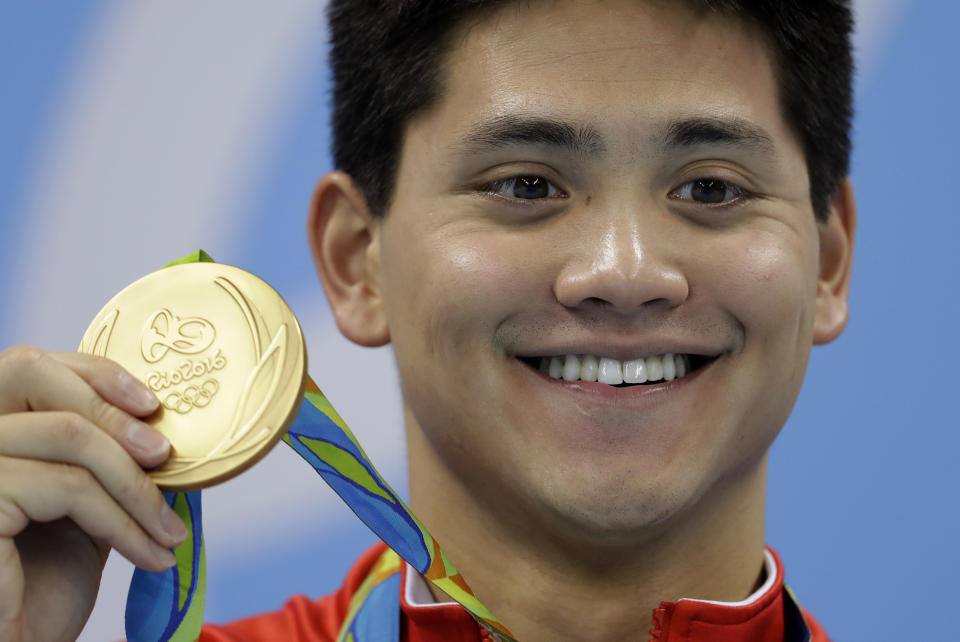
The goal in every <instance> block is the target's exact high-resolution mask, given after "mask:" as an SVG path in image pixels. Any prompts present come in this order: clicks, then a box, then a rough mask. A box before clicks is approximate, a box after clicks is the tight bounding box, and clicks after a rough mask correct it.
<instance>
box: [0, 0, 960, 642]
mask: <svg viewBox="0 0 960 642" xmlns="http://www.w3.org/2000/svg"><path fill="white" fill-rule="evenodd" d="M891 5H896V11H894V12H893V14H892V15H894V18H893V19H891V21H889V24H888V25H887V27H886V28H885V29H882V30H879V31H878V33H879V34H880V35H877V36H876V37H875V38H874V40H873V41H872V42H873V43H874V44H873V46H872V47H871V48H870V50H869V59H867V58H865V57H862V59H861V68H862V73H861V75H860V76H859V79H858V85H857V89H858V94H857V116H856V122H855V127H854V160H853V177H854V182H855V186H856V190H857V196H858V203H859V214H860V222H859V229H858V234H857V243H856V253H855V270H854V276H853V286H852V294H851V309H852V313H851V321H850V325H849V327H848V329H847V331H846V333H845V334H844V335H843V336H842V337H841V338H840V339H839V340H837V341H836V342H835V343H833V344H831V345H829V346H825V347H820V348H817V349H815V351H814V355H813V359H812V361H811V365H810V369H809V372H808V376H807V380H806V384H805V386H804V389H803V392H802V394H801V397H800V400H799V402H798V404H797V408H796V410H795V412H794V414H793V416H792V418H791V419H790V421H789V422H788V424H787V426H786V428H785V430H784V433H783V435H782V436H781V438H780V439H779V440H778V442H777V443H776V445H775V446H774V449H773V454H772V460H771V472H770V487H769V511H768V541H769V542H771V544H773V545H774V546H775V547H776V548H777V549H778V551H779V552H780V553H781V555H782V556H783V558H784V560H785V562H786V567H787V581H788V583H789V584H790V585H791V586H792V587H793V588H794V590H795V591H796V592H797V594H798V596H799V598H800V600H801V602H802V603H803V604H804V606H806V607H807V608H808V609H809V610H810V611H811V612H813V613H814V614H815V615H816V616H817V617H818V618H819V619H820V621H821V622H822V623H823V624H824V625H825V626H826V628H827V630H828V631H829V632H830V633H831V635H832V636H833V637H834V638H835V639H837V640H950V639H956V637H955V635H956V634H955V633H953V629H954V628H955V627H954V625H953V624H952V620H953V618H952V617H951V616H952V614H953V608H954V597H953V596H954V585H953V578H954V577H955V575H956V573H957V571H958V570H960V565H958V553H957V546H956V544H957V542H958V540H960V519H958V516H957V502H956V499H955V495H956V492H957V490H958V487H960V484H958V482H960V472H958V471H960V466H958V463H960V462H958V456H957V448H958V446H960V438H958V434H957V433H958V430H957V429H958V427H960V422H958V419H957V410H956V406H957V398H958V395H957V393H956V392H955V391H954V390H955V388H956V384H957V377H956V376H955V375H954V374H953V370H954V368H955V367H956V363H957V361H958V359H960V341H958V339H957V333H956V325H957V320H958V316H960V304H958V293H960V288H958V286H957V283H956V280H957V278H958V277H960V259H958V255H960V252H958V249H957V246H958V234H960V222H958V209H960V208H958V204H957V203H958V201H957V198H956V196H957V195H956V194H954V190H955V189H957V187H956V186H957V184H958V176H957V173H956V170H955V165H956V163H957V158H958V157H960V127H958V125H957V117H958V114H960V73H958V71H957V62H958V61H960V55H958V54H960V52H958V45H957V42H958V38H957V35H956V25H957V24H958V23H960V5H958V4H957V3H952V2H947V1H946V0H942V1H940V2H937V1H935V0H913V1H904V2H898V3H890V2H887V3H885V6H888V7H889V6H891ZM860 6H861V7H862V11H864V12H867V11H870V10H871V4H870V3H869V2H864V3H860ZM115 11H117V9H116V6H115V5H112V4H110V3H106V2H102V1H99V2H87V3H60V2H57V3H54V2H49V1H44V2H32V3H29V4H27V3H11V2H5V3H2V4H0V91H2V100H0V269H2V270H3V272H2V273H3V278H2V280H0V301H2V302H3V303H2V304H0V346H6V345H9V344H12V343H15V342H30V343H37V344H40V345H44V346H51V347H55V348H59V349H70V348H72V347H73V346H75V342H76V341H75V338H74V337H75V336H76V334H77V331H78V330H79V329H82V327H84V325H85V324H84V322H83V321H81V320H80V319H88V318H91V317H92V314H93V313H94V312H95V311H96V308H97V307H98V304H99V302H101V301H103V300H106V298H108V296H109V294H110V293H111V292H112V291H114V290H115V289H116V287H114V285H116V286H119V285H123V284H124V283H126V282H128V281H130V280H132V279H133V278H134V277H136V276H138V275H140V274H142V273H144V272H146V271H149V270H150V269H152V268H153V267H155V266H157V265H158V263H159V261H158V260H157V259H155V258H154V257H153V256H152V255H151V256H150V257H149V258H148V259H147V258H145V259H144V262H142V263H140V264H134V265H131V266H129V267H126V268H124V270H126V271H124V270H121V269H120V268H116V269H114V270H113V271H109V272H107V273H106V274H109V275H110V276H109V277H105V276H103V274H105V273H104V272H103V271H102V270H100V271H98V269H94V267H93V266H94V265H95V264H97V261H100V260H102V255H103V248H102V246H101V245H100V244H99V243H100V241H101V240H102V239H101V237H99V236H96V235H92V236H91V237H90V238H88V239H87V238H75V239H68V240H67V241H63V240H62V239H61V240H60V241H59V242H60V243H67V247H70V248H72V250H71V251H75V257H77V258H71V262H70V263H69V265H67V264H66V263H65V264H64V265H54V266H53V267H52V268H51V269H56V270H59V271H60V272H61V276H60V277H59V278H60V279H61V280H62V281H63V282H64V283H70V284H71V285H70V289H73V288H74V287H75V286H74V285H73V284H74V283H76V284H77V285H76V287H78V288H81V289H83V288H86V289H85V290H83V293H82V295H83V296H84V297H87V298H91V302H90V303H89V307H88V308H82V309H79V310H77V311H76V318H77V319H78V320H77V321H76V322H74V320H73V318H70V317H69V313H66V312H65V314H67V316H68V318H69V323H70V324H71V328H72V329H71V331H70V332H67V333H66V334H64V335H62V336H61V335H58V334H56V333H55V332H54V331H52V330H45V329H44V328H46V327H48V326H51V327H55V326H56V324H55V323H47V324H46V325H44V323H46V322H47V321H48V319H46V318H43V319H41V318H39V317H41V316H42V317H49V316H51V313H50V312H49V311H48V310H47V309H46V308H43V307H42V305H41V304H40V303H36V302H37V301H43V300H44V299H51V298H55V297H54V293H52V292H46V291H40V292H37V291H35V290H37V289H40V290H42V289H43V288H42V287H40V286H39V285H37V286H36V287H33V285H34V284H35V283H38V281H36V280H35V277H34V276H32V275H33V274H34V272H33V270H36V269H38V268H36V266H34V265H32V257H33V256H35V255H36V254H38V253H39V254H42V252H43V247H45V246H44V244H46V243H48V242H52V241H50V239H53V238H55V235H56V234H57V232H56V230H50V229H47V228H45V227H44V225H45V224H46V221H47V220H49V216H48V215H47V214H45V213H44V210H43V208H42V207H40V206H34V205H31V203H35V202H37V199H38V196H37V194H38V193H39V194H42V193H43V190H44V185H45V180H46V177H47V176H48V175H49V173H48V170H49V168H50V167H51V166H52V165H51V163H55V162H56V161H55V158H56V157H57V155H58V154H61V153H66V152H63V150H61V149H60V148H58V141H57V140H51V138H50V137H51V134H50V132H51V131H60V130H58V129H56V127H55V126H56V124H57V122H59V121H58V119H62V118H63V117H64V116H63V115H64V114H69V113H70V110H71V102H70V101H71V100H73V99H75V97H76V96H77V95H78V91H79V90H78V89H77V87H76V85H75V84H73V85H72V84H71V79H75V78H76V77H77V74H78V73H79V72H78V69H79V68H81V67H82V66H83V64H84V63H83V61H84V60H85V58H84V55H85V54H84V52H85V51H88V49H89V48H90V47H91V46H92V44H91V43H92V41H93V40H95V39H96V38H97V34H102V33H103V32H102V31H99V30H98V29H99V27H98V25H103V24H104V23H105V22H109V20H110V19H111V16H110V14H111V12H115ZM305 15H308V16H310V20H312V21H313V22H314V23H315V24H313V26H310V27H309V28H308V29H306V30H304V31H302V32H300V33H301V35H302V34H306V35H305V36H303V46H302V47H301V48H300V49H299V50H298V63H297V64H298V65H299V66H298V67H297V71H296V73H294V74H292V75H291V78H292V80H291V81H290V82H289V83H288V84H287V89H286V90H285V93H284V94H283V99H282V100H279V101H277V104H278V105H279V106H275V107H274V108H273V110H272V111H271V112H270V113H271V116H270V117H269V119H268V120H269V123H268V125H269V126H267V125H265V127H266V128H267V130H268V131H269V133H270V136H269V140H268V141H267V142H266V143H262V144H258V145H257V146H256V148H255V149H253V150H251V151H250V153H251V154H252V155H253V156H254V157H255V162H254V163H252V167H253V168H254V171H252V173H251V174H250V179H249V181H248V184H247V187H246V191H245V192H244V193H243V198H242V199H240V200H239V201H238V202H237V203H236V204H235V206H234V207H232V208H231V209H230V212H229V217H227V216H222V218H221V219H219V220H222V221H223V225H224V226H229V228H230V230H231V232H230V234H229V235H225V236H227V237H228V238H226V239H222V238H219V237H217V238H209V237H204V238H201V239H197V240H196V241H197V242H196V244H202V245H203V246H204V247H206V248H207V249H210V250H211V253H213V254H214V256H215V258H217V259H218V260H222V261H225V262H230V263H234V264H236V265H241V266H243V267H245V268H247V269H249V270H251V271H254V272H256V273H259V274H260V275H261V276H263V277H264V278H265V279H266V280H267V281H269V282H271V283H273V284H275V285H276V286H277V287H278V289H279V290H280V291H281V292H282V293H284V295H285V296H286V297H288V299H290V300H291V301H292V302H295V301H312V303H311V305H313V306H314V307H311V308H310V310H312V312H310V313H309V314H312V315H313V316H312V318H310V321H309V322H308V323H305V327H307V326H309V327H308V328H307V331H308V335H309V334H310V333H311V332H313V333H318V334H323V333H335V332H336V330H335V328H334V327H333V325H332V323H331V321H330V319H329V316H328V315H327V314H326V313H325V311H324V310H325V308H324V307H323V301H322V295H321V294H320V290H319V287H318V286H317V285H316V283H315V277H314V275H313V268H312V265H311V263H310V259H309V255H308V252H307V248H306V243H305V241H304V240H303V226H304V217H305V211H306V206H307V203H308V199H309V195H310V190H311V188H312V185H313V183H314V181H315V180H316V179H317V178H318V177H319V176H320V175H321V174H322V173H323V172H324V171H326V170H328V169H329V168H330V161H329V152H328V149H329V144H328V143H329V139H328V133H327V120H328V106H327V93H328V90H329V87H328V73H327V70H326V67H325V64H324V62H323V37H324V35H323V32H322V26H321V23H322V20H321V19H320V17H319V16H320V12H319V11H312V12H311V11H307V13H306V14H305ZM225 28H226V27H225ZM211 84H212V85H213V84H215V83H211ZM78 100H79V99H78ZM190 100H194V101H202V100H204V98H203V96H202V95H201V96H191V97H190ZM196 136H197V137H198V140H199V141H202V132H199V131H198V132H197V133H196ZM198 144H200V143H198ZM144 153H145V155H149V153H150V150H149V149H146V150H144ZM51 159H54V160H51ZM89 162H91V163H93V162H97V159H96V158H90V159H89ZM157 165H158V171H162V168H161V167H159V165H160V163H159V162H158V163H157ZM58 215H59V216H63V215H64V214H63V213H59V214H58ZM76 215H77V216H82V215H84V212H83V211H82V210H80V211H78V213H77V214H76ZM103 215H104V216H107V215H110V213H107V214H103ZM218 216H220V215H219V214H218ZM58 220H61V219H58ZM38 230H39V231H38ZM192 241H193V239H190V242H192ZM58 247H60V246H58ZM171 247H174V246H171ZM175 247H181V246H175ZM182 247H183V251H182V252H175V253H174V254H170V252H171V251H172V250H167V249H166V248H167V246H166V245H163V249H162V252H166V254H164V256H165V258H167V259H169V258H174V256H175V255H176V254H177V253H180V254H182V253H186V251H189V250H191V249H194V247H193V246H191V245H189V244H188V245H186V246H182ZM84 257H88V260H85V259H84ZM64 260H65V261H66V259H64ZM67 267H69V268H70V269H69V270H67V269H65V268H67ZM115 272H116V275H115V278H116V283H115V284H114V283H113V281H111V279H113V278H114V273H115ZM91 282H92V283H93V285H90V283H91ZM307 293H309V294H307ZM57 296H59V294H58V295H57ZM33 306H36V308H35V309H36V315H38V318H37V319H36V322H34V321H33V320H32V319H31V314H34V312H33V309H34V307H33ZM294 307H295V309H297V306H296V305H294ZM24 319H27V321H24ZM54 321H56V319H54ZM63 323H64V324H67V320H64V321H63ZM313 372H314V376H315V377H319V376H321V375H320V373H318V371H317V369H316V368H314V369H313ZM364 376H365V375H364V374H363V373H356V374H355V380H356V381H357V382H362V381H363V378H364ZM321 385H323V382H322V381H321ZM328 392H329V391H328ZM331 399H332V401H333V402H334V403H335V404H336V403H337V399H336V398H334V397H333V396H332V395H331ZM385 412H386V411H385ZM344 414H345V413H344ZM392 416H393V417H395V421H396V423H398V424H399V421H400V418H399V415H396V414H393V415H392ZM347 418H348V421H349V422H350V423H351V424H353V423H354V420H353V419H351V418H350V417H347ZM359 432H362V431H360V430H358V433H359ZM393 434H394V438H399V430H396V431H394V433H393ZM396 448H397V449H402V447H401V446H400V445H399V444H398V445H397V446H396ZM389 461H391V462H394V463H395V460H389ZM383 472H384V474H385V476H387V477H388V478H390V479H394V480H395V486H397V487H398V489H400V490H401V491H402V490H403V488H405V484H404V483H403V482H402V477H403V469H402V465H399V467H398V465H393V464H391V465H388V466H386V468H385V470H384V471H383ZM398 476H399V477H398ZM316 483H317V484H319V483H320V482H319V480H317V482H316ZM304 492H307V494H308V496H307V499H306V500H304V503H303V507H302V509H301V510H302V511H303V512H304V513H309V512H310V511H311V510H312V508H311V506H312V504H311V503H310V501H311V500H310V499H309V494H310V493H313V492H320V491H315V490H312V489H311V490H309V491H304ZM241 501H242V498H241ZM283 501H294V500H290V499H289V497H288V498H286V499H284V500H283ZM324 506H326V504H324ZM264 510H267V509H264ZM324 511H325V512H324V514H323V515H322V516H319V517H318V516H314V517H311V518H310V519H308V520H306V521H301V522H298V523H296V524H294V526H291V527H289V529H287V527H283V528H284V530H282V531H281V532H279V533H277V536H276V539H275V540H273V541H267V542H266V543H265V544H260V543H259V542H252V543H251V542H243V541H242V540H243V537H244V536H243V533H242V532H236V533H235V536H236V538H237V540H238V541H240V542H241V544H242V545H241V544H238V545H237V546H234V547H233V548H231V546H230V545H224V546H223V550H224V553H223V556H222V559H221V560H220V561H219V562H218V561H216V555H215V554H213V552H212V551H211V573H210V578H209V585H208V596H209V597H208V609H207V617H208V619H211V620H215V621H216V620H219V621H222V620H227V619H231V618H235V617H238V616H241V615H245V614H249V613H253V612H257V611H261V610H264V609H269V608H275V607H276V606H278V605H279V604H281V603H282V602H283V600H284V598H285V597H286V596H288V595H290V594H292V593H294V592H303V593H306V594H308V595H314V596H316V595H321V594H323V593H325V592H327V591H329V590H332V589H333V588H334V587H335V586H336V585H337V584H338V583H339V580H340V578H341V577H342V574H343V572H344V571H345V570H346V568H347V567H348V565H349V563H350V561H351V560H352V559H353V558H354V557H355V555H356V554H357V553H359V552H360V551H362V550H363V549H364V548H366V547H367V546H369V545H370V544H371V543H372V542H373V538H372V536H370V535H369V534H368V533H366V532H365V530H364V529H363V527H362V525H360V524H359V522H356V523H354V522H353V521H352V520H351V519H350V516H349V514H347V513H346V512H345V511H344V510H343V509H342V508H339V509H338V508H324ZM262 519H264V520H267V521H269V520H270V519H271V518H270V516H269V515H267V516H265V517H263V518H262ZM277 519H278V520H279V521H278V522H277V523H278V524H283V523H285V522H282V520H280V518H279V517H278V518H277ZM311 520H312V521H311ZM208 535H209V533H208ZM121 584H122V583H121ZM111 590H112V591H113V592H108V591H107V588H106V587H105V594H108V595H109V597H104V598H103V599H102V601H106V602H110V603H111V604H112V607H111V604H107V605H105V606H102V607H101V605H99V604H98V607H97V608H98V612H99V611H100V610H101V609H103V611H104V612H106V613H112V612H113V611H116V610H117V608H119V607H118V606H117V603H118V602H122V593H123V591H122V585H121V586H120V588H119V589H111ZM111 608H112V609H113V611H111ZM121 633H122V629H121V628H120V624H119V623H118V622H116V618H115V616H113V615H110V616H109V617H108V616H103V617H101V618H97V617H96V616H95V617H94V619H93V620H92V621H91V630H90V631H88V632H87V634H86V637H87V639H103V638H104V637H108V636H118V635H121Z"/></svg>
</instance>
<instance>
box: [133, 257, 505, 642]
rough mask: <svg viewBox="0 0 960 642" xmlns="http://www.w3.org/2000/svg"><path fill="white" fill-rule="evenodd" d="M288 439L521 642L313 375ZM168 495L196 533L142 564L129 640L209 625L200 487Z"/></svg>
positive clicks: (368, 517)
mask: <svg viewBox="0 0 960 642" xmlns="http://www.w3.org/2000/svg"><path fill="white" fill-rule="evenodd" d="M197 261H209V262H213V259H211V258H210V256H209V255H207V253H206V252H204V251H203V250H198V251H197V252H194V253H192V254H189V255H187V256H185V257H184V258H182V259H180V260H178V261H174V262H173V263H170V265H179V264H181V263H192V262H197ZM168 267H169V266H168ZM283 441H284V442H285V443H286V444H287V445H288V446H290V447H291V448H293V449H294V451H296V452H297V454H298V455H300V456H301V457H303V458H304V459H305V460H306V461H307V463H309V464H310V465H311V466H313V468H314V469H315V470H316V471H317V473H318V474H319V475H320V476H321V477H322V478H323V480H324V481H325V482H327V484H329V485H330V487H331V488H333V490H334V492H336V493H337V494H338V495H339V496H340V498H341V499H343V500H344V501H345V502H346V503H347V505H348V506H349V507H350V509H351V510H352V511H353V512H354V513H355V514H356V515H357V517H359V518H360V519H361V520H362V521H363V523H365V524H366V525H367V526H368V527H369V528H370V529H371V530H372V531H373V532H374V533H375V534H376V535H377V537H379V538H380V539H382V540H383V541H384V542H385V543H386V544H387V546H389V547H390V548H391V549H393V551H395V552H396V553H397V555H399V557H400V558H402V559H404V560H406V562H407V563H409V564H410V565H411V566H412V567H413V568H415V569H416V570H417V571H419V572H420V573H421V574H422V575H423V576H424V577H426V578H427V580H428V581H430V582H432V583H433V584H434V586H436V587H437V588H440V589H442V590H443V591H444V592H445V593H446V594H447V595H449V596H450V597H451V598H453V599H454V600H456V601H457V602H459V603H460V604H461V605H462V606H463V607H464V608H465V609H467V611H468V612H469V613H470V614H471V615H473V617H475V618H476V619H477V620H478V621H479V622H480V623H481V624H482V625H483V626H484V627H485V628H486V629H487V630H488V631H489V632H490V634H491V637H493V638H494V639H495V640H498V641H500V642H515V640H514V638H513V637H512V636H511V634H510V632H509V631H508V630H507V628H506V627H505V626H503V624H501V623H500V621H499V620H497V618H495V617H494V616H493V614H492V613H490V611H489V610H487V608H486V607H485V606H483V604H481V603H480V600H478V599H477V597H476V596H475V595H474V594H473V591H472V590H471V589H470V587H469V586H468V585H467V583H466V581H465V580H464V579H463V577H462V576H461V575H460V574H459V572H458V571H457V569H456V568H455V567H454V565H453V564H452V563H451V562H450V560H449V559H448V558H447V557H446V555H444V554H443V551H442V550H441V549H440V545H439V544H438V543H437V541H436V540H435V539H433V537H431V536H430V533H428V532H427V529H426V528H424V526H423V524H421V523H420V520H418V519H417V517H416V516H415V515H414V514H413V512H412V511H411V510H410V509H409V508H408V507H407V505H406V504H405V503H404V502H403V500H402V499H400V497H399V496H398V495H397V494H396V493H395V492H394V491H393V489H392V488H390V485H389V484H387V482H386V481H385V480H384V479H383V477H381V476H380V473H378V472H377V469H376V468H374V466H373V464H372V463H371V462H370V459H369V458H368V457H367V456H366V454H365V453H364V452H363V449H362V448H361V447H360V444H359V443H358V442H357V438H356V437H355V436H354V434H353V432H351V430H350V429H349V428H348V427H347V425H346V423H344V421H343V419H341V418H340V415H338V414H337V411H336V410H334V409H333V406H331V405H330V402H329V401H327V398H326V397H325V396H324V395H323V393H322V392H320V389H319V388H318V387H317V385H316V384H315V383H314V382H313V380H312V379H309V378H308V380H307V386H306V390H305V392H304V398H303V401H302V403H301V405H300V410H299V412H298V413H297V416H296V418H295V419H294V421H293V425H292V426H291V427H290V430H289V431H288V432H287V434H286V435H284V437H283ZM164 497H165V498H166V500H167V503H168V504H169V505H170V506H171V507H172V508H173V509H174V511H176V513H177V514H178V515H179V516H180V518H181V519H182V520H183V522H184V524H185V525H186V526H187V530H188V531H189V532H190V535H189V536H188V537H187V539H186V540H185V541H184V542H183V543H181V544H180V545H179V546H177V547H175V548H174V549H173V553H174V556H175V557H176V559H177V564H176V565H175V566H173V567H171V568H169V569H167V570H166V571H164V572H162V573H152V572H149V571H144V570H142V569H139V568H138V569H136V571H134V575H133V580H132V581H131V583H130V591H129V593H128V596H127V610H126V633H127V639H129V640H130V641H131V642H167V641H168V640H169V641H173V642H186V641H192V640H196V639H197V637H199V635H200V628H201V626H202V624H203V606H204V591H205V587H206V568H205V564H204V561H205V555H204V542H203V523H202V515H201V507H200V491H191V492H178V493H164ZM393 599H396V595H395V594H394V596H393ZM351 620H352V618H351V617H349V616H348V618H347V622H346V626H345V630H344V631H342V632H341V636H340V637H341V639H345V640H352V641H354V642H370V641H369V640H366V639H364V638H365V636H364V635H363V633H362V631H361V630H356V629H354V630H350V631H347V630H346V629H353V628H354V627H351V626H350V622H351Z"/></svg>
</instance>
